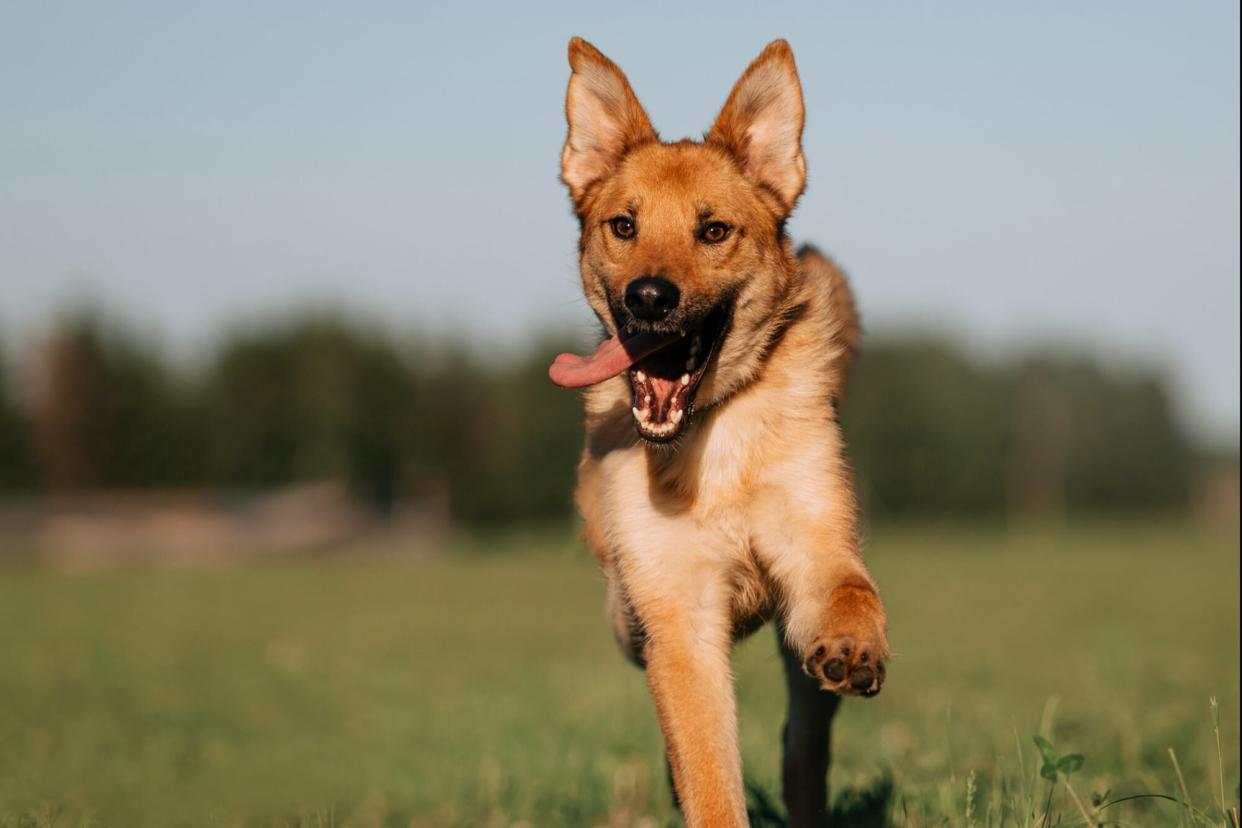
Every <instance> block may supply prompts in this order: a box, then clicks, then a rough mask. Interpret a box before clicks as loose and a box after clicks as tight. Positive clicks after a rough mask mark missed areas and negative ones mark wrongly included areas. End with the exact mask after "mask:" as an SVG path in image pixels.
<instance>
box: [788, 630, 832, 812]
mask: <svg viewBox="0 0 1242 828" xmlns="http://www.w3.org/2000/svg"><path fill="white" fill-rule="evenodd" d="M776 638H777V641H778V642H779V644H780V650H781V662H782V664H783V665H784V668H785V684H786V687H787V688H788V691H789V709H788V711H787V712H786V714H785V727H784V730H783V731H782V732H781V753H782V755H781V783H782V786H783V791H782V794H783V796H784V799H785V808H786V810H787V811H788V812H789V828H823V826H825V825H827V824H828V765H829V762H830V761H831V744H830V743H831V740H832V717H833V715H834V714H835V713H836V712H837V705H839V704H840V703H841V697H840V696H838V695H837V694H836V693H829V692H826V691H824V690H821V689H820V688H819V682H818V681H816V680H815V679H812V678H811V677H810V676H808V675H807V674H806V673H805V672H804V671H803V669H802V657H801V656H800V655H799V654H798V653H796V652H794V651H793V650H792V649H791V648H790V646H789V644H788V643H787V642H786V641H785V635H784V632H783V631H782V630H781V629H780V628H779V626H778V628H777V631H776Z"/></svg>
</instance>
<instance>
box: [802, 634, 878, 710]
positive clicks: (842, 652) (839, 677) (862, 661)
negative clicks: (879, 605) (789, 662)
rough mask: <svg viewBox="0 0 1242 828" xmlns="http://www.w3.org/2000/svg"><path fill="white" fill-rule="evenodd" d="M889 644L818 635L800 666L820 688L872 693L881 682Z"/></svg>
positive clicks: (842, 636) (869, 694)
mask: <svg viewBox="0 0 1242 828" xmlns="http://www.w3.org/2000/svg"><path fill="white" fill-rule="evenodd" d="M887 652H888V647H887V645H886V644H883V643H880V642H874V641H866V640H859V639H856V638H854V637H852V636H848V635H838V636H835V637H832V638H821V639H819V640H818V641H816V642H815V644H813V645H812V646H811V652H810V653H809V654H808V655H807V657H806V660H805V661H803V662H802V669H803V670H805V671H806V674H807V675H808V676H810V677H811V678H813V679H815V680H817V681H818V682H819V686H820V688H821V689H823V690H831V691H832V692H833V693H840V694H841V695H851V696H874V695H875V694H876V693H878V692H880V688H881V687H883V686H884V676H885V673H886V672H887V667H886V664H885V662H886V661H887V660H888V657H887Z"/></svg>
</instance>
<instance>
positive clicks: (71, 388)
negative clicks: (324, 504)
mask: <svg viewBox="0 0 1242 828" xmlns="http://www.w3.org/2000/svg"><path fill="white" fill-rule="evenodd" d="M566 347H571V345H570V344H569V343H566V342H563V341H562V342H555V341H552V340H545V341H542V342H539V343H536V344H535V345H534V346H532V347H530V348H528V349H524V350H523V351H522V352H521V353H517V354H510V355H509V356H508V357H507V358H505V359H504V360H502V361H501V362H499V363H497V361H496V360H495V359H488V360H483V359H481V358H480V357H479V355H478V354H476V353H473V352H472V351H471V350H470V349H468V348H467V347H465V346H463V345H462V344H461V343H452V342H413V343H406V342H400V341H398V340H396V339H394V338H393V337H392V336H391V335H390V334H389V333H387V332H383V331H380V330H377V329H376V328H375V327H374V326H368V325H365V324H362V323H360V322H357V321H351V320H349V319H347V318H345V317H342V316H339V315H332V314H323V315H307V316H303V317H300V318H296V319H292V320H288V321H286V322H284V323H280V324H275V325H267V326H262V327H252V328H248V329H239V330H235V331H233V332H232V333H230V334H229V335H227V336H225V337H223V338H222V340H221V341H220V343H219V344H218V346H217V347H215V348H214V349H213V350H212V351H211V352H210V353H209V354H208V355H207V357H206V359H205V361H204V362H203V363H202V364H200V365H197V366H195V367H187V366H184V365H178V364H176V362H175V361H174V360H172V359H170V358H169V357H167V355H166V354H164V353H162V352H161V350H160V349H159V348H158V347H155V346H152V345H151V344H150V343H148V342H146V341H144V340H143V339H142V338H141V337H138V336H135V335H133V334H132V333H129V332H127V331H126V330H125V329H124V327H123V326H121V325H118V324H116V323H115V322H109V321H107V320H105V319H104V318H103V317H101V316H100V315H98V314H91V313H84V314H78V315H76V316H73V317H69V318H66V319H65V320H63V321H62V322H61V323H59V324H58V325H56V326H55V328H54V330H53V331H52V332H51V333H50V334H49V335H48V336H47V337H46V338H45V339H44V340H42V341H41V342H39V343H37V344H34V345H32V346H30V347H29V348H27V349H26V351H25V352H24V353H23V354H22V355H21V357H22V358H20V359H16V360H13V361H12V362H13V363H14V364H15V369H14V370H9V371H6V372H4V373H3V381H2V382H0V490H4V491H7V492H10V493H23V492H24V493H30V492H56V491H80V490H88V489H108V488H141V487H177V486H208V487H215V488H221V489H228V490H247V489H255V490H258V489H263V488H268V487H273V486H279V485H282V484H286V483H290V482H294V481H299V480H308V479H322V478H334V479H338V480H342V481H345V482H347V483H348V485H349V486H350V487H351V489H352V490H353V491H354V492H355V493H356V494H357V495H358V496H359V498H361V499H364V500H366V501H368V502H370V503H371V504H373V505H375V506H376V507H377V508H379V509H381V510H384V509H389V508H391V507H393V506H394V505H398V504H405V503H410V502H417V501H418V500H420V499H426V498H444V499H447V503H448V505H449V511H450V514H451V515H452V517H453V518H454V519H456V520H458V521H461V522H464V523H469V524H488V523H503V522H510V521H517V520H526V519H545V518H556V517H561V516H564V515H566V514H568V513H569V510H570V492H571V490H572V487H573V478H574V471H575V465H576V461H577V455H578V452H579V449H580V446H581V440H582V434H581V415H580V407H579V401H578V398H577V395H576V394H573V393H571V392H568V391H564V390H562V389H559V388H556V387H555V386H553V385H552V384H551V383H550V382H549V381H548V380H547V375H546V367H547V365H548V363H549V362H550V360H551V358H552V356H553V355H554V354H555V353H557V352H558V351H559V350H562V349H564V348H566ZM3 362H4V361H3V360H2V359H0V363H3ZM842 421H843V424H844V428H845V430H846V436H847V439H848V441H849V445H850V452H851V459H852V462H853V464H854V466H855V468H856V471H857V474H858V480H859V488H860V492H861V495H862V499H863V504H864V507H865V508H866V509H867V511H868V512H869V513H870V514H872V515H877V516H880V515H898V516H900V515H912V516H913V515H933V516H959V515H960V516H987V515H1001V514H1006V513H1009V514H1014V513H1018V514H1027V513H1030V514H1046V513H1058V514H1059V513H1069V512H1079V511H1092V512H1094V511H1139V510H1143V511H1148V510H1164V511H1173V510H1181V509H1184V508H1186V506H1187V505H1188V499H1189V498H1190V495H1191V491H1192V486H1193V479H1194V476H1195V474H1196V470H1197V466H1198V463H1199V456H1198V454H1197V452H1196V450H1195V447H1194V446H1192V445H1191V442H1190V441H1189V440H1188V438H1187V436H1186V435H1185V434H1184V433H1183V431H1182V430H1181V429H1180V428H1179V426H1178V423H1177V422H1176V420H1175V418H1174V416H1173V413H1172V409H1171V405H1170V401H1169V396H1168V393H1167V391H1166V389H1165V388H1164V386H1163V385H1162V383H1161V382H1160V380H1159V378H1158V377H1157V376H1155V375H1154V374H1152V373H1150V372H1146V373H1144V372H1136V373H1133V374H1130V375H1119V374H1116V373H1111V372H1108V371H1105V370H1104V369H1102V368H1101V367H1100V366H1098V365H1096V364H1094V363H1093V362H1091V361H1090V360H1087V359H1083V358H1067V357H1063V356H1050V355H1041V354H1029V355H1027V356H1025V357H1021V358H1015V359H1013V360H1010V361H1008V362H1005V363H1002V364H988V365H984V364H980V363H978V362H976V361H973V360H971V359H969V358H967V356H966V355H965V354H964V353H963V352H962V351H961V350H959V349H957V348H955V347H952V346H951V345H949V344H947V343H946V342H944V341H941V340H938V339H936V338H935V337H921V338H913V339H907V340H897V339H869V340H867V341H866V344H865V346H864V349H863V352H862V355H861V357H860V359H859V361H858V364H857V367H856V369H855V371H854V374H853V378H852V383H851V388H850V391H849V393H848V395H847V403H846V405H845V407H844V410H843V413H842Z"/></svg>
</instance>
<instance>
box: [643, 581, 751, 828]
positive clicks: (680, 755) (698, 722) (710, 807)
mask: <svg viewBox="0 0 1242 828" xmlns="http://www.w3.org/2000/svg"><path fill="white" fill-rule="evenodd" d="M640 617H641V619H642V624H643V627H644V629H645V631H646V634H647V640H646V644H645V648H644V656H645V659H646V665H647V685H648V687H649V688H650V690H651V697H652V699H653V700H654V702H655V707H656V713H657V715H658V716H659V719H660V729H661V730H662V731H663V732H664V742H665V746H666V749H667V750H668V760H669V767H670V769H671V770H672V774H673V785H674V787H675V788H676V791H677V797H678V800H679V801H680V804H681V809H682V814H683V815H684V816H685V820H686V825H687V826H690V828H729V827H730V826H745V825H746V824H747V819H746V800H745V794H744V792H743V788H742V761H741V757H740V754H739V753H738V746H737V711H736V704H735V701H734V695H733V681H732V675H731V673H730V670H729V652H730V647H731V629H730V625H729V618H728V603H727V600H726V597H725V595H724V590H723V587H722V588H721V589H720V590H713V589H711V588H708V589H707V590H705V591H703V592H700V593H699V594H698V595H696V596H694V600H692V601H684V600H677V601H669V600H661V601H652V602H648V603H647V605H646V606H644V607H643V608H642V609H641V610H640Z"/></svg>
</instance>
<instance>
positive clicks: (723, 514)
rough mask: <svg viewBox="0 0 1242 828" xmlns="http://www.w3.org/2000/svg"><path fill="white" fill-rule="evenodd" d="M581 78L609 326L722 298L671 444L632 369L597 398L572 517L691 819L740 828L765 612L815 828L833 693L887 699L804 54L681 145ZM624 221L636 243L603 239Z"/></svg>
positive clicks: (597, 62) (796, 782) (586, 62)
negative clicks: (645, 404) (800, 233)
mask: <svg viewBox="0 0 1242 828" xmlns="http://www.w3.org/2000/svg"><path fill="white" fill-rule="evenodd" d="M570 64H571V66H572V68H573V70H574V71H573V75H572V76H571V81H570V89H569V94H568V97H567V103H566V109H567V116H568V121H569V125H570V133H569V138H568V140H567V141H566V145H565V149H564V152H563V155H562V178H563V179H564V181H565V182H566V184H567V185H568V186H569V188H570V193H571V196H572V198H573V202H574V206H575V210H576V212H577V213H578V216H579V218H580V220H581V226H582V236H581V242H580V251H581V261H580V264H581V275H582V285H583V290H584V293H585V295H586V297H587V300H588V302H589V303H590V305H591V307H592V309H593V310H594V311H595V314H596V316H597V317H598V318H599V320H600V322H601V324H603V326H604V327H605V328H606V329H607V331H608V333H609V334H612V333H615V325H616V323H615V321H614V313H613V310H614V308H615V307H617V302H618V301H619V297H621V296H622V295H623V293H624V290H625V286H626V285H627V284H628V283H629V282H630V281H631V280H632V279H635V278H637V277H639V276H643V275H650V274H660V275H662V276H664V277H665V278H667V279H669V280H671V281H673V282H674V283H676V285H677V286H678V287H679V288H680V290H681V296H682V302H681V306H680V308H679V309H678V313H679V314H684V318H687V319H693V318H696V317H697V316H700V315H702V314H704V313H706V311H707V310H708V309H709V308H711V307H713V306H714V305H716V304H717V303H718V302H720V301H721V300H723V299H728V300H729V301H730V302H731V305H732V308H733V315H732V321H731V324H730V327H729V330H728V332H727V335H726V336H725V338H724V340H723V343H722V347H721V348H720V349H719V351H718V352H717V353H716V355H715V357H714V359H713V361H712V363H711V365H710V367H709V368H708V370H707V373H706V375H705V376H704V379H703V382H702V385H701V386H700V389H699V393H698V397H697V402H696V405H695V412H694V415H693V419H692V421H691V422H690V425H689V427H688V429H687V430H686V431H685V432H684V434H683V435H682V436H681V437H680V438H679V439H678V440H677V441H676V442H675V443H673V444H671V445H655V444H651V443H647V442H645V441H643V440H641V439H640V438H639V437H638V436H637V435H636V433H635V430H634V422H633V418H632V414H631V412H630V405H631V399H630V387H629V382H628V379H627V378H626V377H625V376H618V377H614V378H612V379H610V380H607V381H606V382H603V383H601V384H599V385H596V386H594V387H592V388H590V389H589V390H588V391H587V393H586V395H585V403H586V444H585V448H584V451H583V455H582V461H581V463H580V466H579V484H578V489H577V503H578V508H579V510H580V512H581V515H582V518H583V535H584V538H585V540H586V542H587V545H588V546H589V547H590V549H591V551H592V552H593V553H594V555H595V556H596V557H597V558H598V560H599V562H600V565H601V567H602V569H603V572H604V574H605V576H606V579H607V606H608V615H609V619H610V621H611V623H612V627H613V630H614V632H615V634H616V637H617V640H618V642H619V644H620V645H621V648H622V651H623V652H624V653H625V654H626V655H627V656H629V657H630V658H631V659H632V660H634V661H635V662H636V663H638V664H640V665H642V666H643V667H644V668H645V670H646V675H647V680H648V684H649V686H650V689H651V693H652V698H653V700H654V702H655V706H656V711H657V714H658V716H659V719H660V725H661V728H662V730H663V733H664V736H665V740H666V744H667V748H668V755H669V763H670V768H671V770H672V774H673V779H674V784H675V786H676V789H677V793H678V796H679V800H680V802H681V805H682V808H683V812H684V814H685V817H686V822H687V824H688V825H691V826H732V825H745V824H746V814H745V803H744V797H743V789H742V773H741V761H740V757H739V755H738V750H737V734H736V727H737V725H736V715H735V705H734V696H733V690H732V678H731V674H730V668H729V654H730V650H731V647H732V645H733V643H734V641H735V640H736V639H737V638H738V637H739V636H740V635H744V634H746V633H748V632H750V631H752V630H754V629H755V628H757V627H758V626H760V625H761V624H763V623H764V622H765V621H767V620H771V619H775V620H776V621H777V623H778V625H779V628H780V630H781V635H780V639H781V646H782V651H783V653H784V660H785V663H786V665H787V666H788V665H793V666H792V667H791V668H790V669H787V674H788V677H789V678H788V680H789V684H790V712H789V719H788V727H787V731H786V734H785V736H784V748H785V764H784V766H783V776H784V780H785V791H784V796H785V801H786V804H787V805H788V807H789V811H790V820H791V825H794V826H802V825H819V824H822V820H823V818H824V816H823V814H824V810H823V809H824V801H823V800H824V795H825V793H824V787H823V779H824V776H825V774H826V772H827V750H826V742H827V739H828V732H827V730H828V722H829V721H830V719H831V715H832V711H833V710H835V706H836V701H837V698H838V694H842V693H863V694H866V695H870V694H872V693H874V692H876V691H878V689H879V687H880V685H881V684H882V683H883V679H884V675H885V670H886V662H887V659H888V657H889V647H888V642H887V637H886V636H887V629H886V626H887V625H886V621H885V616H884V610H883V607H882V605H881V603H880V600H879V596H878V593H877V591H876V588H875V584H874V582H873V581H872V579H871V577H870V575H869V574H868V572H867V570H866V568H865V567H864V566H863V563H862V560H861V558H860V556H859V550H858V537H857V526H856V514H855V512H856V506H855V498H854V493H853V486H852V481H851V479H850V473H849V469H848V465H847V462H846V459H845V455H844V445H843V443H842V438H841V433H840V429H839V427H838V425H837V419H836V407H837V404H838V403H839V401H840V397H841V395H842V392H843V387H844V383H845V379H846V374H847V372H848V369H849V364H850V360H851V357H852V354H853V351H854V349H855V347H856V344H857V339H858V323H857V317H856V315H855V313H854V306H853V301H852V298H851V297H850V293H849V289H848V287H847V285H846V282H845V280H844V277H843V276H842V274H841V273H840V271H839V270H838V269H837V268H836V267H835V266H834V265H833V264H832V263H831V262H829V261H828V260H827V259H825V258H824V257H822V256H821V255H819V254H818V253H816V252H814V251H813V250H804V251H803V252H802V253H801V254H799V255H795V253H794V252H793V249H792V247H791V245H790V242H789V240H788V239H787V238H786V236H785V234H784V222H785V219H786V218H787V217H788V215H789V213H790V211H791V210H792V209H793V207H794V204H795V203H796V201H797V198H798V196H799V194H800V193H801V191H802V188H803V186H804V183H805V176H806V164H805V162H804V160H803V157H802V148H801V133H802V121H803V113H802V95H801V87H800V84H799V81H798V76H797V71H796V68H795V66H794V61H793V55H792V52H791V51H790V49H789V47H788V45H787V44H785V43H784V41H776V42H775V43H773V44H771V45H770V46H768V47H767V48H766V49H765V50H764V51H763V53H762V54H761V55H760V56H759V57H758V58H757V59H756V60H755V62H754V63H753V64H752V65H751V66H750V68H749V69H747V71H746V73H745V74H744V75H743V76H742V78H741V79H740V80H739V81H738V83H737V85H736V86H735V87H734V90H733V92H732V94H731V95H730V96H729V99H728V101H727V103H726V105H725V107H724V109H723V110H722V112H721V114H720V116H719V117H718V118H717V121H716V123H715V124H714V125H713V126H712V129H711V131H710V132H709V133H708V135H707V136H706V138H705V140H704V141H703V142H690V141H681V142H678V143H672V144H666V143H662V142H661V141H660V140H659V138H658V137H657V136H656V134H655V132H654V131H653V130H652V128H651V125H650V121H649V119H648V118H647V116H646V114H645V113H644V112H643V111H642V107H641V106H640V105H639V103H638V99H637V98H636V97H635V96H634V93H633V91H632V90H631V89H630V86H629V83H628V82H627V81H626V79H625V76H624V75H623V74H622V73H621V71H620V70H619V69H618V68H617V67H616V66H615V65H614V64H612V62H611V61H609V60H608V59H607V58H605V57H604V56H603V55H601V54H600V53H599V52H598V51H596V50H595V49H594V47H592V46H590V44H587V43H586V42H585V41H582V40H578V39H575V40H574V41H572V42H571V44H570ZM619 215H624V216H628V217H630V218H632V219H633V221H634V223H635V226H636V229H637V232H636V234H635V235H634V238H632V239H620V238H618V237H617V236H616V235H615V234H614V233H613V232H612V230H611V228H610V226H609V222H610V220H611V219H613V218H615V217H617V216H619ZM708 220H711V221H723V222H725V223H727V224H728V225H730V226H731V227H732V228H733V229H732V232H731V233H730V235H729V237H728V238H727V239H726V240H725V241H724V242H722V243H719V244H714V245H712V244H705V243H704V242H703V241H701V240H700V239H699V237H698V231H699V230H700V228H701V227H702V226H703V224H704V222H705V221H708ZM610 303H611V306H610ZM838 659H839V661H838ZM833 665H836V666H835V667H834V666H833ZM834 671H840V673H841V675H840V676H837V677H836V678H835V679H834V678H833V677H831V676H830V675H829V673H833V672H834ZM868 675H871V676H873V678H874V680H873V681H871V682H870V683H869V684H867V685H865V686H863V685H862V682H863V680H864V679H865V678H866V677H867V676H868ZM816 780H818V782H817V781H816Z"/></svg>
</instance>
